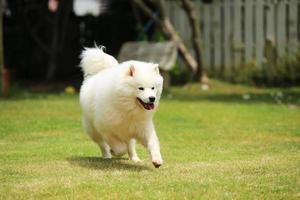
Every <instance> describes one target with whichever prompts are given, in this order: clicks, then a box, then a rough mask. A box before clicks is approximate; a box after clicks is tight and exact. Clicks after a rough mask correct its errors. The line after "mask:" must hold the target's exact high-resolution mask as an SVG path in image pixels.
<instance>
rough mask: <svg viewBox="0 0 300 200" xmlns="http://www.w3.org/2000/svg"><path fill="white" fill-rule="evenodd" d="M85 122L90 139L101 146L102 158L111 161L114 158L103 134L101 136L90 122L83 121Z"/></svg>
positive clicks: (84, 125)
mask: <svg viewBox="0 0 300 200" xmlns="http://www.w3.org/2000/svg"><path fill="white" fill-rule="evenodd" d="M82 122H83V127H84V129H85V131H86V133H87V134H88V135H89V136H90V138H91V139H92V140H93V141H94V142H95V143H97V144H98V145H99V147H100V149H101V152H102V157H103V158H104V159H109V158H111V157H112V155H111V153H110V147H109V145H108V144H107V143H106V142H104V140H103V138H102V136H101V134H99V133H98V132H97V131H96V129H95V128H94V127H93V125H92V124H91V123H89V121H88V120H86V119H85V118H83V119H82Z"/></svg>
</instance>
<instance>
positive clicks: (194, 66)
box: [132, 0, 203, 81]
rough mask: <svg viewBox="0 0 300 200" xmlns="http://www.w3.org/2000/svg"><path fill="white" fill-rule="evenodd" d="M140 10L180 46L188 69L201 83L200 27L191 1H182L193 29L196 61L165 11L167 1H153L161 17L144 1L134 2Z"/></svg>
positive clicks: (134, 0) (194, 78)
mask: <svg viewBox="0 0 300 200" xmlns="http://www.w3.org/2000/svg"><path fill="white" fill-rule="evenodd" d="M132 1H133V2H134V3H135V4H136V5H137V7H139V9H140V10H141V11H142V12H143V13H145V14H146V15H147V16H148V17H149V18H151V19H152V20H153V21H154V22H155V23H156V24H157V25H158V27H159V28H160V29H161V31H162V33H163V34H164V35H165V37H166V38H167V39H169V40H172V41H174V42H175V43H177V45H178V50H179V53H180V54H181V55H182V58H183V59H184V61H185V62H186V63H187V66H188V69H189V70H190V72H191V73H192V74H193V80H194V81H200V80H201V76H202V70H203V67H202V66H203V64H202V51H201V35H200V26H199V21H198V19H197V15H196V10H195V8H194V5H193V2H192V1H191V0H181V3H182V6H183V9H184V10H185V11H186V13H187V15H188V18H189V22H190V25H191V29H192V36H191V37H192V43H193V48H194V51H195V55H196V59H195V58H194V57H193V56H192V54H191V52H190V51H189V49H188V48H187V47H186V45H185V44H184V42H183V40H182V38H181V37H180V36H179V35H178V34H177V32H176V30H175V28H174V26H173V25H172V23H171V21H170V19H169V17H168V16H167V15H166V11H165V0H153V1H152V2H154V3H155V5H156V6H157V8H158V9H159V13H160V16H156V15H155V14H154V12H153V11H152V10H151V9H150V8H149V7H148V6H147V4H146V3H145V2H144V1H143V0H132Z"/></svg>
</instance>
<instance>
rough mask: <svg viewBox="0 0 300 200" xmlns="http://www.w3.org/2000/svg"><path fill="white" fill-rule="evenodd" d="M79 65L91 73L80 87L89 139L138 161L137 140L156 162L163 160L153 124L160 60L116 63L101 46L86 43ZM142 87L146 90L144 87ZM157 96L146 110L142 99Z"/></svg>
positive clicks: (108, 153) (108, 151)
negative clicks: (91, 46)
mask: <svg viewBox="0 0 300 200" xmlns="http://www.w3.org/2000/svg"><path fill="white" fill-rule="evenodd" d="M81 67H82V69H83V71H84V74H85V76H87V75H89V76H87V77H86V78H85V80H84V82H83V84H82V87H81V90H80V104H81V108H82V112H83V125H84V128H85V130H86V132H87V133H88V135H89V136H90V137H91V139H92V140H93V141H94V142H96V143H97V144H99V146H100V148H101V151H102V156H103V158H111V157H112V154H111V152H112V153H113V155H122V154H124V153H126V152H128V154H129V157H130V159H131V160H133V161H135V162H136V161H139V160H140V159H139V157H138V156H137V153H136V150H135V140H137V141H139V142H140V143H141V144H143V145H144V146H145V147H146V148H147V149H148V150H149V153H150V158H151V160H152V162H153V164H154V165H155V166H156V167H159V166H160V165H161V164H162V163H163V160H162V158H161V154H160V147H159V141H158V138H157V135H156V131H155V129H154V125H153V120H152V118H153V114H154V111H155V110H156V108H157V106H158V102H159V99H160V96H161V92H162V85H163V79H162V77H161V76H160V74H159V70H158V66H157V64H153V63H146V62H139V61H127V62H124V63H121V64H118V62H117V61H116V59H114V58H113V57H112V56H110V55H108V54H106V53H104V52H103V51H102V49H99V48H91V49H85V50H84V51H83V53H82V61H81ZM142 89H143V90H142ZM149 97H154V98H155V102H154V109H153V110H147V109H145V108H144V107H143V105H142V104H141V103H140V102H139V100H138V99H137V98H139V99H140V100H141V101H142V102H143V103H146V104H147V103H149V101H150V100H149Z"/></svg>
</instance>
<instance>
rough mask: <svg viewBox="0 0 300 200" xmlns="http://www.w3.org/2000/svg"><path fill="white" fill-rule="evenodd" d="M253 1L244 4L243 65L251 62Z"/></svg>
mask: <svg viewBox="0 0 300 200" xmlns="http://www.w3.org/2000/svg"><path fill="white" fill-rule="evenodd" d="M253 32H254V30H253V1H249V0H248V1H246V2H245V63H246V64H248V63H251V62H252V61H253Z"/></svg>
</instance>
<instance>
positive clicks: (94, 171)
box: [0, 81, 300, 200]
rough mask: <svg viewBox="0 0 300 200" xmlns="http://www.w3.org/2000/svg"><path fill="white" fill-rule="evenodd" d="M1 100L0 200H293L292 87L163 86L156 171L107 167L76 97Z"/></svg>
mask: <svg viewBox="0 0 300 200" xmlns="http://www.w3.org/2000/svg"><path fill="white" fill-rule="evenodd" d="M21 96H22V97H18V96H17V97H13V98H11V99H9V100H5V101H4V100H0V199H180V200H181V199H300V108H299V106H300V88H290V89H285V90H284V89H256V88H251V87H246V86H233V85H230V84H225V83H221V82H217V81H214V82H213V84H212V89H211V90H209V91H201V90H200V87H199V86H198V85H190V86H185V87H183V88H176V87H175V88H172V89H171V91H170V93H169V94H168V95H165V97H164V98H163V100H162V101H161V105H160V108H159V110H158V112H157V113H156V115H155V123H156V129H157V132H158V135H159V138H160V142H161V148H162V155H163V158H164V161H165V162H164V165H163V166H162V167H161V168H159V169H155V168H154V167H153V166H152V164H151V162H150V160H149V159H148V154H147V151H146V150H145V149H144V148H143V147H141V146H139V147H138V153H139V155H140V157H141V158H142V159H143V160H144V161H143V162H142V163H139V164H135V163H132V162H130V161H128V159H127V156H124V157H123V158H119V159H113V160H110V161H106V160H102V159H101V158H100V149H99V148H98V147H97V146H96V145H95V144H94V143H93V142H92V141H91V140H90V139H89V138H88V137H87V136H86V135H85V133H84V132H83V130H82V127H81V118H80V109H79V105H78V96H77V95H75V96H68V95H36V94H34V95H32V94H30V93H25V94H24V95H21Z"/></svg>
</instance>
